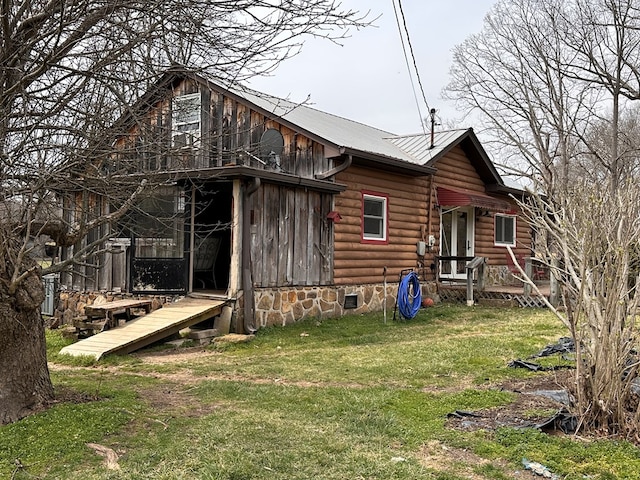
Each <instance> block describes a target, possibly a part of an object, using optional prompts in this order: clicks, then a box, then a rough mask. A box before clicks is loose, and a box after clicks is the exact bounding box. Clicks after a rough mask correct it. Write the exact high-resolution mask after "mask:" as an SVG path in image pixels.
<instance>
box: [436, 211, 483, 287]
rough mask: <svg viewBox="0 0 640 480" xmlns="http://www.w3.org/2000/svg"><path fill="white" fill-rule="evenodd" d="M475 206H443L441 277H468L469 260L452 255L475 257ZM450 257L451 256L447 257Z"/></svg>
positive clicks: (441, 219)
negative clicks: (466, 269)
mask: <svg viewBox="0 0 640 480" xmlns="http://www.w3.org/2000/svg"><path fill="white" fill-rule="evenodd" d="M473 211H474V208H473V207H443V209H442V213H441V214H440V256H441V257H445V258H443V259H442V260H441V261H440V277H441V278H451V279H463V278H466V271H465V267H466V265H467V263H468V261H469V260H467V259H464V258H457V259H456V258H451V257H473V255H474V248H473V238H474V219H475V217H474V215H473ZM447 257H449V258H447Z"/></svg>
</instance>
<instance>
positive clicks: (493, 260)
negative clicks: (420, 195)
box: [431, 146, 531, 265]
mask: <svg viewBox="0 0 640 480" xmlns="http://www.w3.org/2000/svg"><path fill="white" fill-rule="evenodd" d="M436 168H437V169H438V171H437V173H436V174H435V175H434V177H433V182H434V184H433V188H432V189H431V196H432V199H431V200H432V205H437V197H436V187H445V188H446V187H450V188H453V189H464V190H470V191H472V192H477V193H482V194H485V195H491V196H494V197H497V198H500V199H502V200H504V201H507V202H509V203H510V204H511V205H512V206H513V212H514V213H517V214H518V215H519V214H520V210H519V208H518V206H517V205H516V203H515V202H514V201H513V200H512V199H511V198H509V197H508V196H506V195H504V196H500V195H497V194H495V193H487V192H486V191H485V186H484V183H483V181H482V179H481V178H480V176H479V175H478V172H477V171H476V169H475V168H474V167H473V165H472V164H471V162H470V161H469V159H468V157H467V156H466V155H465V153H464V151H463V150H462V148H461V147H459V146H457V147H454V148H452V149H451V151H450V152H449V153H447V155H445V156H444V157H443V158H442V159H440V160H439V161H438V162H437V165H436ZM490 213H491V215H490V216H488V217H483V216H476V218H475V239H474V241H475V255H476V256H481V257H487V258H488V259H489V260H488V261H489V264H490V265H506V253H505V252H506V249H505V248H504V247H497V246H495V245H494V244H493V241H494V230H493V229H494V214H495V212H490ZM431 224H432V231H431V235H434V236H435V237H436V241H437V242H439V241H440V213H439V211H438V210H437V209H432V210H431ZM516 243H517V246H516V248H515V249H514V251H515V252H516V254H517V255H525V256H526V255H530V254H531V250H530V246H531V229H530V228H529V225H528V224H527V223H526V222H525V221H524V219H523V218H522V217H521V216H519V217H518V218H517V220H516ZM439 251H440V245H439V244H436V247H435V248H434V249H433V252H439Z"/></svg>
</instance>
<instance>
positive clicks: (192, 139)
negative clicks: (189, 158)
mask: <svg viewBox="0 0 640 480" xmlns="http://www.w3.org/2000/svg"><path fill="white" fill-rule="evenodd" d="M171 109H172V110H171V113H172V115H171V119H172V122H173V126H172V129H173V134H172V136H171V137H172V140H173V142H172V143H173V146H174V147H178V148H182V147H196V146H197V144H198V141H199V140H200V125H201V117H202V108H201V101H200V93H191V94H188V95H179V96H177V97H173V105H172V107H171Z"/></svg>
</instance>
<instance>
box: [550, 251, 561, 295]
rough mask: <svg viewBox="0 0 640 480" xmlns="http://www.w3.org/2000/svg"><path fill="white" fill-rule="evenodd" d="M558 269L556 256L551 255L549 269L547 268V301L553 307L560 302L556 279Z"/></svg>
mask: <svg viewBox="0 0 640 480" xmlns="http://www.w3.org/2000/svg"><path fill="white" fill-rule="evenodd" d="M557 271H558V258H557V257H556V256H555V255H553V256H552V257H551V269H550V270H549V303H551V305H553V306H554V307H557V306H558V305H559V304H560V290H559V288H558V279H557V278H556V275H555V274H556V272H557Z"/></svg>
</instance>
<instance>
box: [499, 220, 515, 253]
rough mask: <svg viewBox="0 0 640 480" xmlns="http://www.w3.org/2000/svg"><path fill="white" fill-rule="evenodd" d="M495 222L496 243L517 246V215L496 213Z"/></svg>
mask: <svg viewBox="0 0 640 480" xmlns="http://www.w3.org/2000/svg"><path fill="white" fill-rule="evenodd" d="M494 222H495V223H494V244H495V245H499V246H505V247H506V246H510V247H515V246H516V217H515V216H514V215H502V214H496V215H495V217H494Z"/></svg>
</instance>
